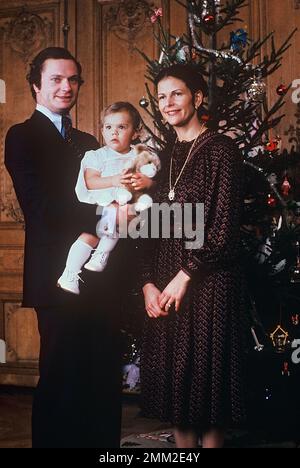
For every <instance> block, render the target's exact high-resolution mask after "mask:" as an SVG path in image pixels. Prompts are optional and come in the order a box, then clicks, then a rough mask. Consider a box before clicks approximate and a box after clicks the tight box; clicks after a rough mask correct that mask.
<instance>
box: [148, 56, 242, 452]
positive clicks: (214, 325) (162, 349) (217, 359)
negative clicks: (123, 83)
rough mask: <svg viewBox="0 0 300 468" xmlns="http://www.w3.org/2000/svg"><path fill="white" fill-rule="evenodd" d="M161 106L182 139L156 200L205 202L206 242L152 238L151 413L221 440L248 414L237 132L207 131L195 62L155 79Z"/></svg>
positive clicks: (178, 430)
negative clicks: (192, 244)
mask: <svg viewBox="0 0 300 468" xmlns="http://www.w3.org/2000/svg"><path fill="white" fill-rule="evenodd" d="M156 86H157V94H158V102H159V110H160V112H161V114H162V116H163V118H164V119H165V120H166V121H167V122H168V123H169V124H170V125H171V126H172V127H173V128H174V130H175V132H176V135H177V138H176V142H175V144H174V145H173V148H172V149H171V151H170V152H169V153H170V154H169V156H168V158H167V157H165V158H164V159H162V161H163V162H164V161H165V163H164V171H163V172H162V180H161V184H160V187H159V188H158V194H157V201H158V202H160V203H162V202H168V203H169V204H170V203H172V202H174V203H180V204H182V205H183V204H184V203H192V204H197V203H204V210H205V231H204V245H203V246H202V247H201V248H200V249H190V250H188V249H186V246H185V239H178V238H174V239H173V238H171V239H158V240H156V241H155V240H151V241H147V242H148V249H146V250H145V251H144V259H143V284H144V286H143V293H144V298H145V308H146V311H147V315H148V317H147V318H146V324H145V331H144V336H143V345H142V367H141V369H142V374H141V377H142V405H143V410H144V413H145V415H147V416H150V417H158V418H160V419H161V420H167V421H171V422H172V423H173V424H174V425H175V440H176V445H177V447H179V448H193V447H197V442H198V437H199V435H201V436H202V446H203V447H206V448H209V447H210V448H217V447H221V446H222V445H223V442H224V429H225V427H227V426H228V425H229V424H230V423H233V422H234V423H236V422H239V421H241V420H242V419H243V418H244V406H243V391H242V372H241V370H242V354H243V346H242V345H243V344H242V342H241V341H242V340H241V336H242V334H241V328H242V323H243V294H242V291H243V275H242V273H241V271H240V268H239V265H238V263H237V256H238V250H239V221H240V213H241V206H242V174H243V170H242V160H241V158H240V155H239V152H238V150H237V148H236V146H235V145H234V143H233V142H232V140H231V139H230V138H228V137H226V136H224V135H221V134H218V133H216V132H213V131H211V130H208V129H207V128H206V126H205V123H204V122H202V121H201V119H200V117H199V116H198V114H199V109H200V107H201V105H202V102H203V98H204V97H205V96H206V95H207V86H206V83H205V81H204V80H203V78H202V76H201V75H199V74H198V73H197V72H196V71H195V69H194V68H193V67H190V66H188V65H173V66H171V67H169V68H166V69H163V70H162V71H161V72H160V74H159V75H158V76H157V78H156Z"/></svg>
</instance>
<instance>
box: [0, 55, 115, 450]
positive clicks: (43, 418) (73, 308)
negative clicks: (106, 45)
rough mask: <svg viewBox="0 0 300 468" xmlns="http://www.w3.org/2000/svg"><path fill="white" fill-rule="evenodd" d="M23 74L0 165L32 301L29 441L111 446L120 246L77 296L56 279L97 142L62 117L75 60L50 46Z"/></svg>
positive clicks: (91, 228) (81, 220)
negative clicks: (33, 380)
mask: <svg viewBox="0 0 300 468" xmlns="http://www.w3.org/2000/svg"><path fill="white" fill-rule="evenodd" d="M27 79H28V81H29V84H30V87H31V91H32V95H33V97H34V99H35V100H36V103H37V106H36V110H35V112H34V113H33V115H32V116H31V118H30V119H28V120H26V121H25V122H23V123H21V124H18V125H15V126H13V127H12V128H10V130H9V131H8V134H7V137H6V146H5V164H6V167H7V170H8V171H9V173H10V175H11V178H12V180H13V184H14V188H15V191H16V194H17V198H18V201H19V203H20V206H21V208H22V210H23V213H24V219H25V228H26V239H25V264H24V291H23V306H24V307H34V308H35V310H36V313H37V318H38V326H39V332H40V338H41V350H40V363H39V364H40V380H39V384H38V386H37V389H36V392H35V396H34V402H33V410H32V439H33V447H105V448H110V447H118V446H119V436H120V372H119V370H120V368H119V364H120V363H119V358H120V352H119V310H120V306H119V303H120V300H121V288H120V286H119V285H118V291H120V294H115V293H110V291H113V287H114V285H115V284H116V283H118V278H117V277H116V273H115V269H116V258H118V265H121V264H123V263H124V259H123V258H122V250H120V249H119V250H118V249H117V250H118V251H117V254H115V257H114V258H112V261H111V264H110V265H108V268H107V271H106V272H105V274H104V273H103V274H102V275H100V276H101V277H100V276H99V275H95V273H94V274H93V273H89V272H86V273H84V274H85V279H86V284H83V283H81V295H80V296H75V295H73V294H68V293H66V292H64V291H63V290H61V289H59V288H57V286H56V283H57V279H58V277H59V276H60V274H61V271H62V270H63V267H64V262H65V258H66V255H67V252H68V249H69V247H70V245H71V244H72V243H73V242H74V240H75V239H76V238H77V236H78V234H80V233H81V232H84V231H86V232H91V233H95V230H96V224H97V220H96V216H95V214H96V209H95V207H93V206H90V205H84V204H80V203H79V202H78V200H77V198H76V195H75V190H74V187H75V184H76V180H77V175H78V171H79V167H80V161H81V158H82V156H83V155H84V153H85V151H87V150H91V149H97V148H98V147H99V145H98V142H97V140H96V139H95V138H94V137H93V136H91V135H89V134H87V133H83V132H80V131H78V130H76V129H74V128H72V126H71V121H70V120H69V111H70V109H71V108H72V107H73V106H74V105H75V103H76V101H77V98H78V93H79V90H80V87H81V85H82V83H83V80H82V78H81V66H80V64H79V63H78V62H77V61H76V59H75V58H74V57H73V56H72V55H71V54H70V53H69V52H68V51H67V50H66V49H63V48H59V47H50V48H47V49H45V50H42V51H41V52H40V53H39V54H38V55H37V56H36V57H35V58H34V60H33V62H32V64H31V67H30V72H29V74H28V76H27ZM120 256H121V258H120ZM119 270H120V268H119Z"/></svg>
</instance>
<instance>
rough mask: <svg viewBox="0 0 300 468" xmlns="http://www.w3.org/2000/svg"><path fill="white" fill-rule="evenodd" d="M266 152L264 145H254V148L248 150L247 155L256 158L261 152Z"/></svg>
mask: <svg viewBox="0 0 300 468" xmlns="http://www.w3.org/2000/svg"><path fill="white" fill-rule="evenodd" d="M263 152H264V147H263V146H262V145H258V146H254V147H253V148H251V149H250V151H248V153H247V156H248V157H249V158H255V156H257V155H258V154H259V153H263Z"/></svg>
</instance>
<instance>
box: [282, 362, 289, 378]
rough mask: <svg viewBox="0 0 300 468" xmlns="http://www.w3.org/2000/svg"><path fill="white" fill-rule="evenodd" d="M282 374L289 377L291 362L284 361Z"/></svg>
mask: <svg viewBox="0 0 300 468" xmlns="http://www.w3.org/2000/svg"><path fill="white" fill-rule="evenodd" d="M281 374H282V375H287V376H288V377H289V376H290V371H289V363H288V362H286V361H285V362H284V363H283V368H282V371H281Z"/></svg>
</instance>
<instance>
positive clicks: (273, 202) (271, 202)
mask: <svg viewBox="0 0 300 468" xmlns="http://www.w3.org/2000/svg"><path fill="white" fill-rule="evenodd" d="M267 203H268V205H269V206H270V207H271V208H274V206H276V200H275V198H274V197H272V195H271V194H270V193H269V194H268V202H267Z"/></svg>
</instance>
